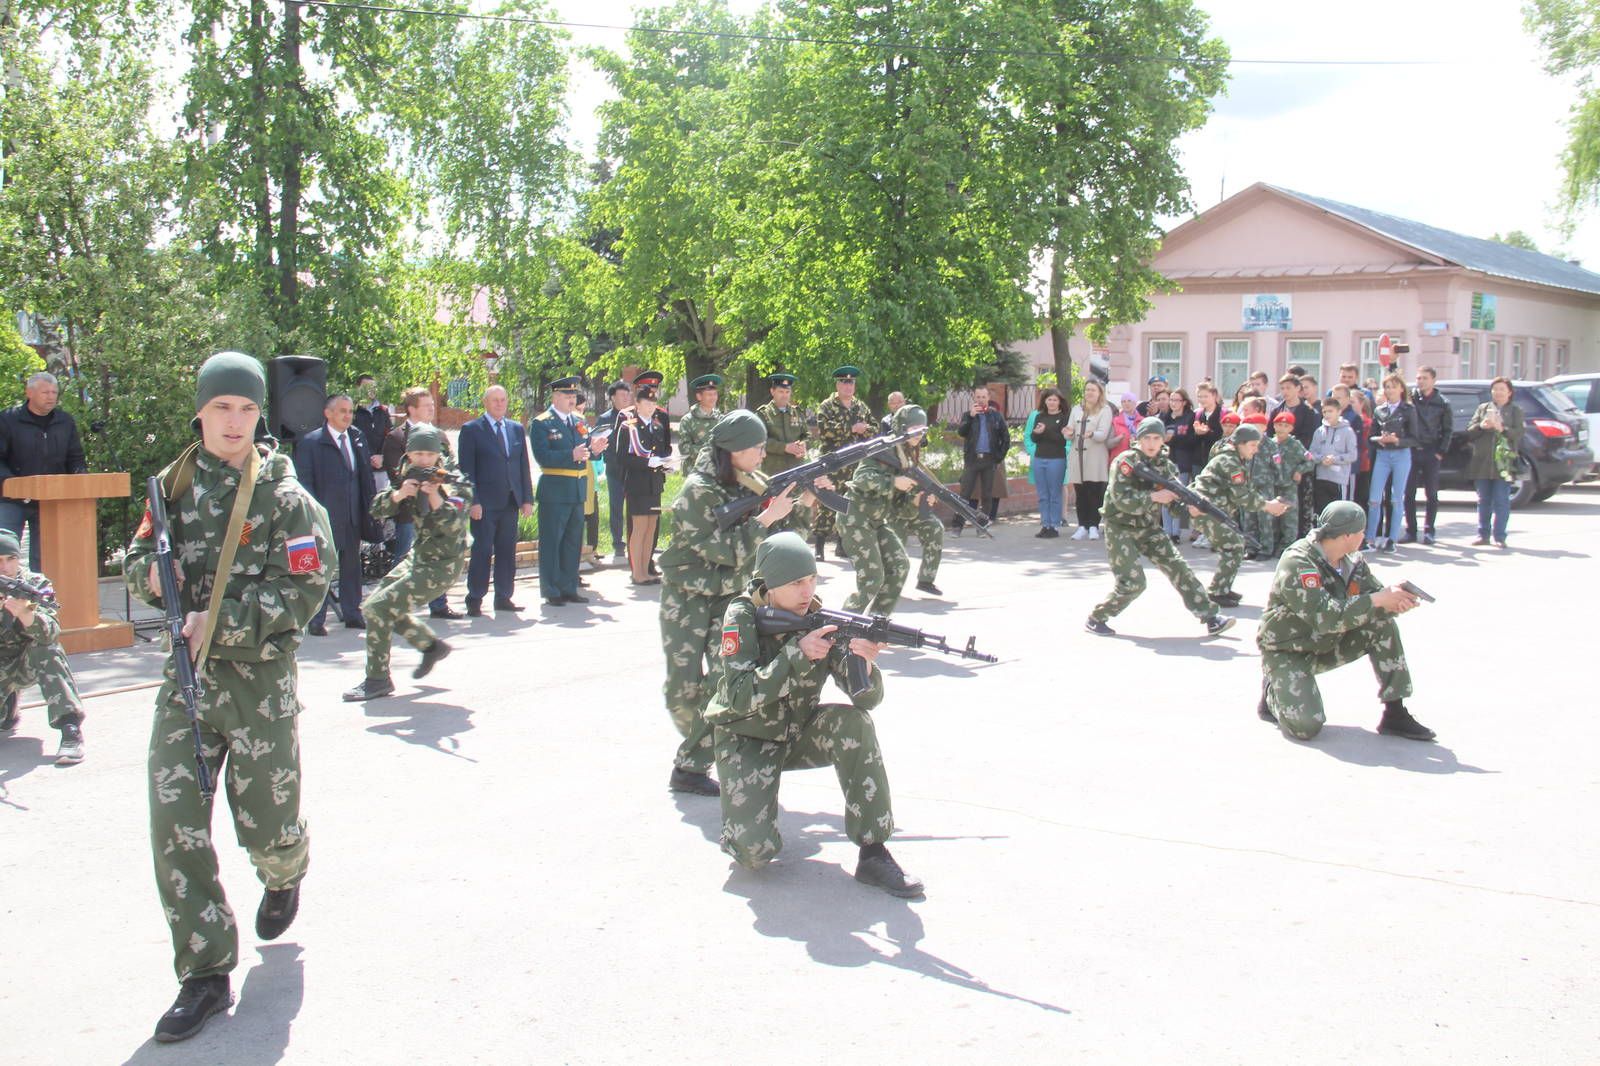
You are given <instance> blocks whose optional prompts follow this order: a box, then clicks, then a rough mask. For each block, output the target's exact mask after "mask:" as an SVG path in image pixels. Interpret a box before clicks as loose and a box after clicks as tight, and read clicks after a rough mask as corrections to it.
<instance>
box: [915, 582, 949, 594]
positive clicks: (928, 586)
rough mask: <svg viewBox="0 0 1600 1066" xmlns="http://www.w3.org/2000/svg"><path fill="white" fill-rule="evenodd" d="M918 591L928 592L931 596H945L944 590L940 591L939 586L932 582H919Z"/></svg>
mask: <svg viewBox="0 0 1600 1066" xmlns="http://www.w3.org/2000/svg"><path fill="white" fill-rule="evenodd" d="M917 591H918V592H926V593H928V594H929V595H930V596H943V595H944V592H943V591H942V590H940V588H939V586H938V585H935V584H934V583H933V582H932V581H918V582H917Z"/></svg>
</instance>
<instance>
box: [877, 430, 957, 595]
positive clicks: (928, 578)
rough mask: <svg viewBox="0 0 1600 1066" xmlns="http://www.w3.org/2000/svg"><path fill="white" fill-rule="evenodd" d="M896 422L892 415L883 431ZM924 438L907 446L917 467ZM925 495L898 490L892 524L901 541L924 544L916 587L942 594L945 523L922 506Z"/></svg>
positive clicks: (908, 452) (890, 515) (891, 508)
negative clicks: (940, 571)
mask: <svg viewBox="0 0 1600 1066" xmlns="http://www.w3.org/2000/svg"><path fill="white" fill-rule="evenodd" d="M903 406H904V405H903V404H902V407H903ZM899 410H900V408H896V413H898V412H899ZM924 417H926V412H924ZM893 424H894V416H893V415H890V416H889V418H888V419H886V420H885V425H884V426H883V430H884V432H885V433H888V432H891V430H890V429H889V427H890V426H892V425H893ZM925 440H926V438H925V437H924V438H919V439H918V440H917V441H916V443H915V444H913V443H911V442H907V443H906V445H905V446H904V447H905V453H906V459H907V460H908V461H909V463H910V464H911V465H912V466H915V465H916V464H917V462H918V460H919V459H920V458H921V453H922V445H923V442H924V441H925ZM926 495H927V494H926V493H922V492H916V491H912V492H901V491H900V490H899V489H896V490H895V492H894V500H893V503H892V504H891V505H890V509H889V523H890V525H891V526H892V527H893V529H894V531H895V533H896V534H897V535H898V536H899V537H900V542H901V543H902V544H906V545H909V544H910V543H911V538H912V537H916V538H917V542H918V543H920V544H921V545H922V561H921V563H919V564H918V566H917V588H918V589H919V590H920V591H922V592H926V593H929V594H930V595H934V596H942V595H944V593H943V592H942V591H941V590H940V589H939V586H938V585H936V584H934V581H935V580H937V579H938V577H939V563H940V562H942V561H943V560H944V523H943V522H941V521H939V516H938V515H936V514H934V513H933V508H932V507H931V506H930V507H928V508H926V509H924V508H923V507H922V504H921V501H922V499H923V497H924V496H926ZM908 565H909V563H908Z"/></svg>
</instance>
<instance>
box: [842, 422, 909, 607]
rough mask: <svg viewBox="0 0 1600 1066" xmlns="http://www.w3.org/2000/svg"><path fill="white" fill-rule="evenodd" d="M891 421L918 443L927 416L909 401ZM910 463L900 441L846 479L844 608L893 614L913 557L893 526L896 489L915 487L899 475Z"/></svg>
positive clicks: (895, 429)
mask: <svg viewBox="0 0 1600 1066" xmlns="http://www.w3.org/2000/svg"><path fill="white" fill-rule="evenodd" d="M890 425H891V426H892V427H893V429H892V432H894V433H910V434H912V435H913V436H912V440H913V441H916V440H920V439H921V434H922V433H923V432H924V431H926V430H927V428H928V416H927V414H926V412H924V411H923V410H922V408H920V407H918V406H917V405H915V404H907V405H906V406H904V407H902V408H900V410H898V411H896V412H895V413H894V418H893V420H892V421H891V422H890ZM910 465H911V458H910V456H909V455H907V453H906V446H905V445H904V444H899V445H896V446H895V449H894V451H892V452H880V453H879V454H877V455H875V456H873V457H872V458H871V459H868V460H866V461H865V462H862V463H860V464H859V465H857V466H856V468H855V471H856V472H855V477H853V478H851V479H850V492H849V499H850V510H849V511H847V512H846V513H845V515H844V517H843V518H841V519H840V520H839V536H840V539H842V540H843V541H844V546H845V552H846V553H847V554H848V555H849V557H850V562H851V565H853V566H854V567H855V570H856V591H855V593H854V594H852V595H851V596H850V598H849V599H847V600H845V602H844V609H845V610H847V611H855V612H857V613H862V614H883V615H887V614H893V613H894V605H895V604H897V603H899V602H900V593H901V591H902V590H903V589H904V588H905V586H906V577H907V575H909V574H910V573H911V560H910V559H908V558H907V557H906V546H905V545H904V544H902V543H901V541H900V535H899V534H898V533H896V532H895V530H894V522H893V517H894V508H895V502H894V501H895V495H896V494H897V493H898V494H900V495H902V496H904V495H906V494H908V493H910V492H911V491H912V490H913V489H915V488H916V487H917V483H916V482H915V481H913V480H912V479H911V478H909V477H907V476H906V475H905V474H903V473H901V471H903V470H906V469H909V467H910Z"/></svg>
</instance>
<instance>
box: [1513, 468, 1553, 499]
mask: <svg viewBox="0 0 1600 1066" xmlns="http://www.w3.org/2000/svg"><path fill="white" fill-rule="evenodd" d="M1551 491H1552V492H1553V491H1555V490H1554V489H1552V490H1551ZM1538 498H1539V475H1538V474H1537V473H1535V472H1534V471H1533V470H1531V469H1530V470H1529V471H1528V476H1527V477H1525V478H1522V479H1521V480H1520V481H1518V482H1516V484H1514V485H1513V486H1512V487H1511V506H1512V507H1513V508H1516V507H1527V506H1529V505H1530V504H1532V503H1533V502H1534V501H1535V500H1536V499H1538Z"/></svg>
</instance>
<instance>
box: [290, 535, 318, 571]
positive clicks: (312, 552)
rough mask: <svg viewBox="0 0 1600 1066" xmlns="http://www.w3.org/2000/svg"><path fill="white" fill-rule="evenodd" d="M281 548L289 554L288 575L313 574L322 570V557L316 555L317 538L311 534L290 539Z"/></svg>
mask: <svg viewBox="0 0 1600 1066" xmlns="http://www.w3.org/2000/svg"><path fill="white" fill-rule="evenodd" d="M283 546H284V548H285V549H287V550H288V552H289V573H291V574H314V573H316V572H317V571H318V570H321V569H322V557H321V556H320V555H318V554H317V538H316V537H313V536H312V535H311V534H309V533H306V534H304V535H302V536H298V537H290V538H289V539H288V540H287V541H285V542H284V545H283Z"/></svg>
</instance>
